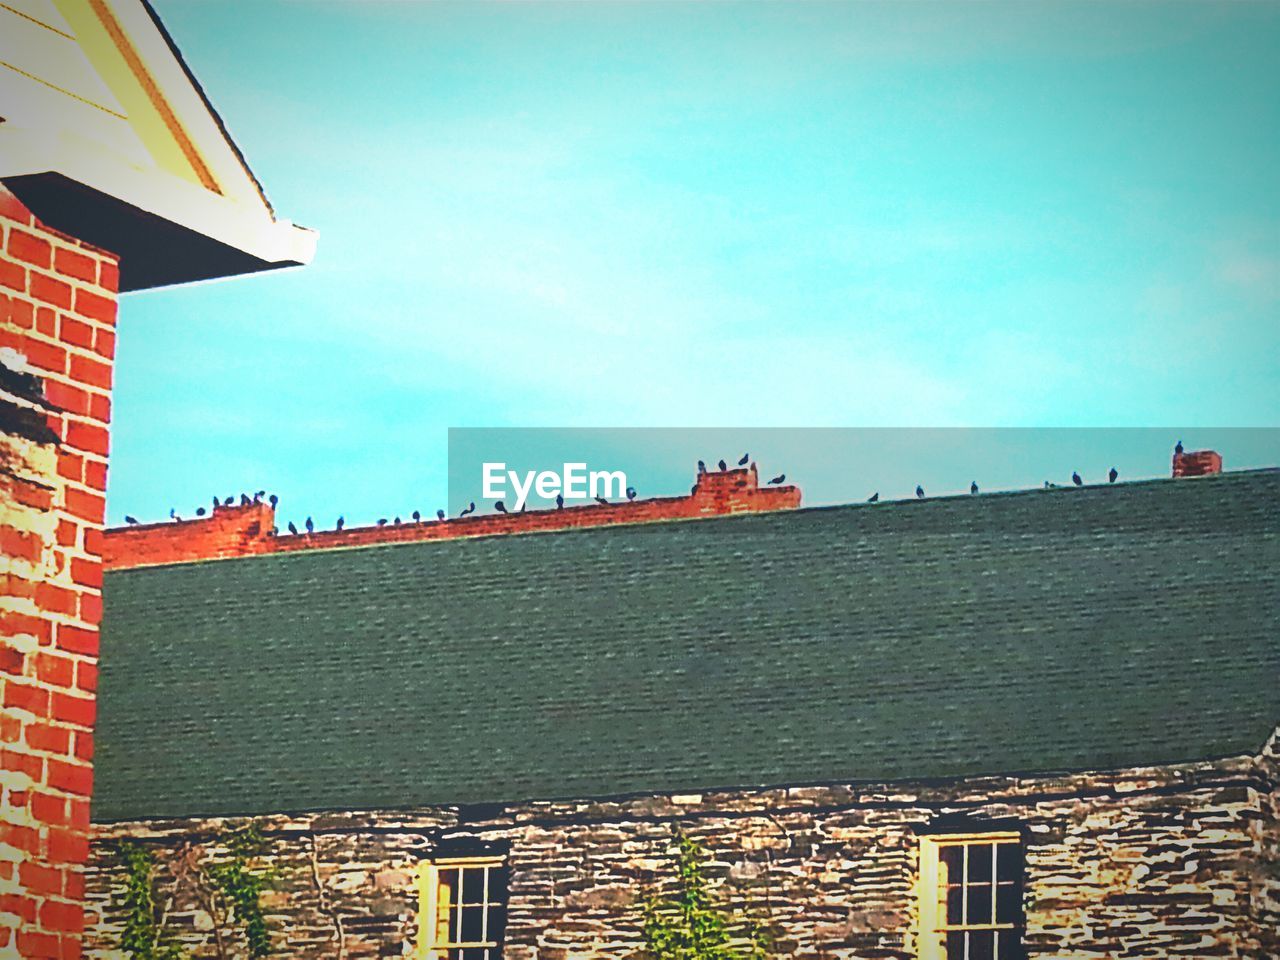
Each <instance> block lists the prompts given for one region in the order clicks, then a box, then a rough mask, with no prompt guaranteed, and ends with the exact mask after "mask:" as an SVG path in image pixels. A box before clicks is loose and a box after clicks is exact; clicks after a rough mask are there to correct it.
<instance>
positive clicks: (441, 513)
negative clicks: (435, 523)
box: [436, 510, 444, 520]
mask: <svg viewBox="0 0 1280 960" xmlns="http://www.w3.org/2000/svg"><path fill="white" fill-rule="evenodd" d="M436 519H437V520H443V519H444V511H443V510H437V511H436Z"/></svg>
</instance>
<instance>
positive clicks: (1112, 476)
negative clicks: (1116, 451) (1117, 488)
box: [1107, 467, 1120, 483]
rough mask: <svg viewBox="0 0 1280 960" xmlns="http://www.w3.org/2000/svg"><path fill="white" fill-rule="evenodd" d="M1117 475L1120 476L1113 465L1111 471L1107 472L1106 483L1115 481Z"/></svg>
mask: <svg viewBox="0 0 1280 960" xmlns="http://www.w3.org/2000/svg"><path fill="white" fill-rule="evenodd" d="M1118 476H1120V472H1119V471H1118V470H1116V468H1115V467H1112V468H1111V472H1110V473H1108V474H1107V483H1115V482H1116V477H1118Z"/></svg>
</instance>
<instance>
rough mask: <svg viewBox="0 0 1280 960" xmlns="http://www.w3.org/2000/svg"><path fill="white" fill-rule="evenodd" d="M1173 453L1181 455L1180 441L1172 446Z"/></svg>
mask: <svg viewBox="0 0 1280 960" xmlns="http://www.w3.org/2000/svg"><path fill="white" fill-rule="evenodd" d="M1173 452H1174V453H1181V452H1182V441H1181V440H1179V441H1178V442H1177V444H1176V445H1175V446H1174V448H1173Z"/></svg>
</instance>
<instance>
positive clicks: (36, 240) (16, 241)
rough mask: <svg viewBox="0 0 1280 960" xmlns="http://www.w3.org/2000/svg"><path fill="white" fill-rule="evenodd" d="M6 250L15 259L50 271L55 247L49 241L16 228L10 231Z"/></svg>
mask: <svg viewBox="0 0 1280 960" xmlns="http://www.w3.org/2000/svg"><path fill="white" fill-rule="evenodd" d="M6 249H7V250H8V252H9V253H10V255H12V256H13V257H14V258H15V259H18V260H21V261H23V262H24V263H29V264H31V265H32V266H36V267H43V268H45V269H48V268H49V266H50V264H52V262H53V246H52V244H50V243H49V241H48V240H45V239H43V238H42V237H37V236H36V235H35V234H33V233H28V232H27V231H26V230H19V229H17V228H16V227H15V228H13V229H11V230H10V231H9V242H8V243H7V244H6Z"/></svg>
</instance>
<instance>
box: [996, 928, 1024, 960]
mask: <svg viewBox="0 0 1280 960" xmlns="http://www.w3.org/2000/svg"><path fill="white" fill-rule="evenodd" d="M998 936H999V943H998V946H999V950H1000V953H999V954H998V957H997V960H1022V958H1023V957H1024V956H1026V954H1024V953H1023V952H1022V934H1020V933H1019V932H1018V931H1016V930H1003V931H1001V932H1000V933H999V935H998Z"/></svg>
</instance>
